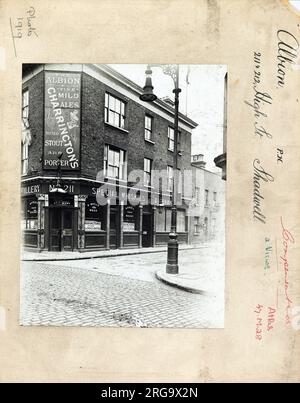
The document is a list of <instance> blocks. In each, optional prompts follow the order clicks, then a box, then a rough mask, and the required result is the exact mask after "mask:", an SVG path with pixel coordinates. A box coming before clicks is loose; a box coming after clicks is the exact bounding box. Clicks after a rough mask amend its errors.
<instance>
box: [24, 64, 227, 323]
mask: <svg viewBox="0 0 300 403" xmlns="http://www.w3.org/2000/svg"><path fill="white" fill-rule="evenodd" d="M20 91H22V105H21V108H22V109H21V125H20V130H21V177H20V186H21V217H20V226H21V229H22V246H21V268H20V276H21V278H20V324H21V325H22V326H90V327H92V326H101V327H140V328H199V329H214V328H224V312H225V298H224V294H225V209H226V205H225V197H226V158H227V154H226V137H227V113H226V110H227V99H226V94H227V66H226V65H219V64H215V65H213V64H210V65H208V64H203V65H200V64H198V65H187V64H181V65H175V64H151V63H150V64H76V63H74V64H51V63H50V64H23V66H22V83H20Z"/></svg>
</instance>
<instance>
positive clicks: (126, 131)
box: [104, 122, 129, 134]
mask: <svg viewBox="0 0 300 403" xmlns="http://www.w3.org/2000/svg"><path fill="white" fill-rule="evenodd" d="M104 123H105V124H106V125H107V126H110V127H113V128H114V129H118V130H120V131H121V132H124V133H127V134H128V133H129V131H128V130H126V129H123V128H122V127H119V126H115V125H112V124H111V123H108V122H104Z"/></svg>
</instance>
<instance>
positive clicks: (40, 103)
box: [22, 72, 44, 175]
mask: <svg viewBox="0 0 300 403" xmlns="http://www.w3.org/2000/svg"><path fill="white" fill-rule="evenodd" d="M22 89H23V91H24V90H26V89H28V90H29V118H28V120H29V124H30V131H31V137H32V144H31V145H30V146H29V163H28V175H36V174H41V173H42V156H43V130H44V122H43V119H44V95H43V92H44V72H40V73H38V74H37V75H36V76H34V77H32V78H31V79H30V80H28V81H27V82H26V83H25V84H24V85H23V88H22Z"/></svg>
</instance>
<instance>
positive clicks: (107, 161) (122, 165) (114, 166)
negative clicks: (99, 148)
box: [104, 145, 126, 180]
mask: <svg viewBox="0 0 300 403" xmlns="http://www.w3.org/2000/svg"><path fill="white" fill-rule="evenodd" d="M104 172H105V175H106V176H108V177H109V178H114V179H123V180H124V179H125V177H126V152H125V151H124V150H121V149H119V148H116V147H112V146H110V145H105V153H104Z"/></svg>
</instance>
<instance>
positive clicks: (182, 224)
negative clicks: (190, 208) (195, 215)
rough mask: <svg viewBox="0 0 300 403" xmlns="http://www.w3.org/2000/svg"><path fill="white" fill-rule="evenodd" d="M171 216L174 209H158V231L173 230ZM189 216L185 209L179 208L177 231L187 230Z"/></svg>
mask: <svg viewBox="0 0 300 403" xmlns="http://www.w3.org/2000/svg"><path fill="white" fill-rule="evenodd" d="M171 216H172V210H171V209H170V208H169V209H166V208H162V209H161V208H157V209H156V231H157V232H170V231H171ZM186 221H187V217H186V214H185V210H177V232H185V231H187V229H186Z"/></svg>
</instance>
